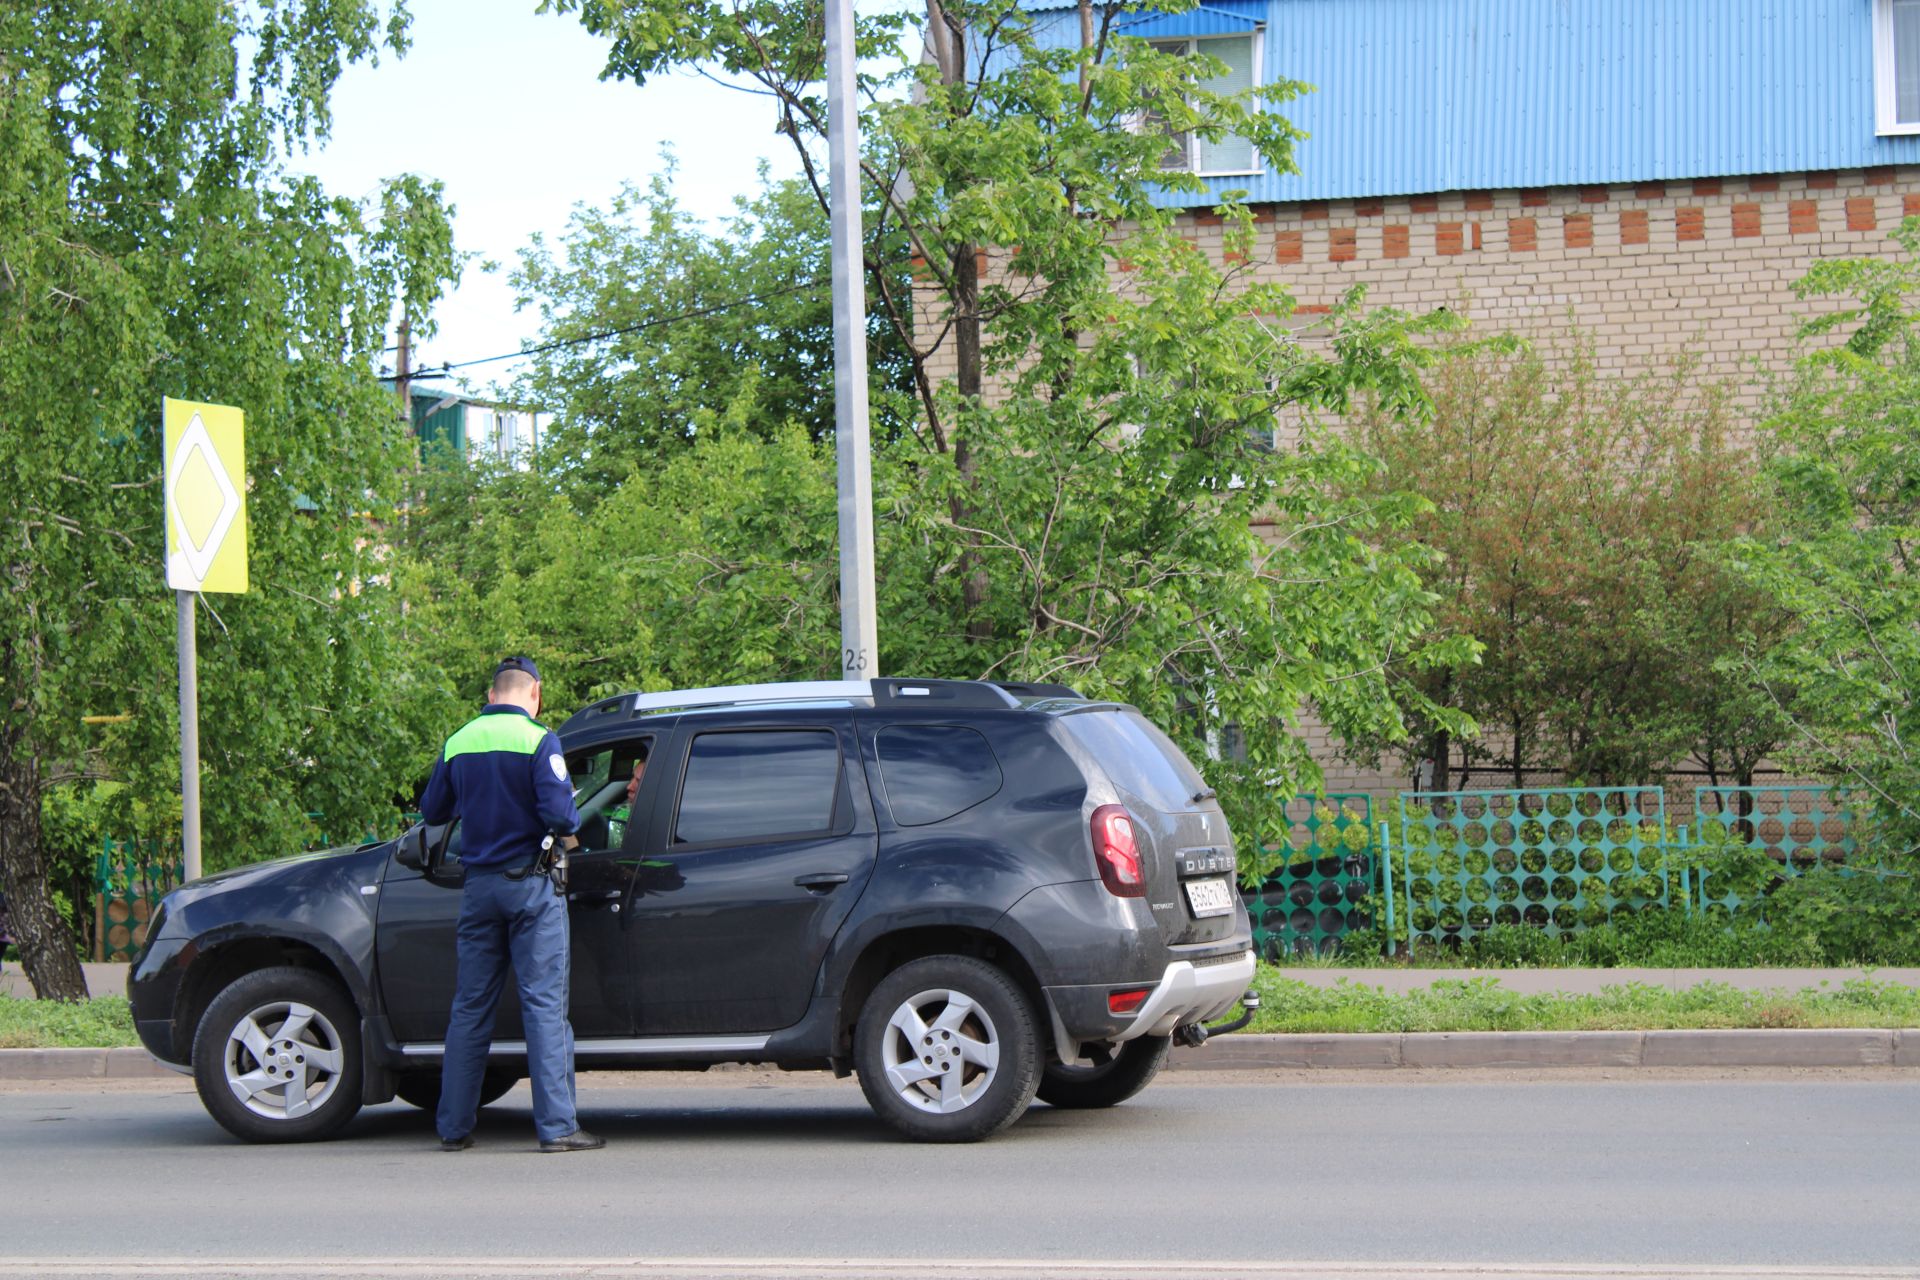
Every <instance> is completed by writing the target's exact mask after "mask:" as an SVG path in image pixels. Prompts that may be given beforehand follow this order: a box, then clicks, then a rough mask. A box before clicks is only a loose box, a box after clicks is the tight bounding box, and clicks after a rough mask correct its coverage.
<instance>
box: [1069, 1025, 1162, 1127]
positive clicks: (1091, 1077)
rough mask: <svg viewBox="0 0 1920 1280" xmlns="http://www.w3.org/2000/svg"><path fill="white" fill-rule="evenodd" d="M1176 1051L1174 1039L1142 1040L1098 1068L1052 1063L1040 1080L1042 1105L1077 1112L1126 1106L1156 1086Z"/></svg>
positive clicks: (1115, 1054)
mask: <svg viewBox="0 0 1920 1280" xmlns="http://www.w3.org/2000/svg"><path fill="white" fill-rule="evenodd" d="M1172 1048H1173V1037H1172V1036H1141V1037H1139V1038H1138V1039H1135V1040H1129V1041H1127V1042H1126V1043H1124V1044H1122V1045H1121V1046H1120V1047H1119V1049H1118V1050H1116V1051H1115V1053H1114V1054H1113V1056H1112V1057H1110V1058H1108V1059H1107V1060H1106V1061H1105V1062H1103V1063H1100V1064H1099V1065H1098V1066H1061V1065H1060V1064H1058V1063H1049V1064H1048V1065H1047V1069H1046V1071H1045V1072H1043V1073H1042V1074H1041V1076H1040V1090H1039V1092H1040V1101H1042V1102H1045V1103H1049V1104H1051V1105H1053V1106H1056V1107H1066V1108H1069V1109H1073V1110H1087V1109H1091V1108H1094V1107H1111V1106H1115V1105H1117V1104H1119V1103H1122V1102H1125V1101H1126V1100H1127V1099H1128V1098H1131V1097H1132V1096H1133V1095H1134V1094H1136V1093H1138V1092H1140V1091H1141V1090H1142V1089H1144V1088H1146V1087H1147V1086H1148V1085H1149V1084H1151V1083H1153V1078H1154V1077H1155V1076H1157V1075H1159V1074H1160V1068H1161V1067H1163V1066H1165V1065H1166V1062H1167V1053H1168V1051H1169V1050H1170V1049H1172Z"/></svg>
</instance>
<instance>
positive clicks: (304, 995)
mask: <svg viewBox="0 0 1920 1280" xmlns="http://www.w3.org/2000/svg"><path fill="white" fill-rule="evenodd" d="M193 1080H194V1085H195V1086H196V1087H197V1088H198V1089H199V1092H200V1101H201V1102H202V1103H204V1104H205V1106H206V1108H207V1112H208V1114H210V1115H212V1116H213V1118H214V1119H215V1120H217V1121H219V1122H220V1125H221V1127H222V1128H224V1129H226V1130H227V1132H229V1133H231V1134H233V1135H234V1136H235V1137H238V1138H244V1139H246V1140H247V1141H248V1142H314V1141H318V1140H319V1139H322V1138H330V1137H332V1136H333V1135H334V1134H336V1133H338V1132H339V1131H340V1130H341V1129H342V1128H343V1127H344V1126H345V1125H346V1123H347V1122H348V1121H349V1120H351V1119H353V1117H354V1116H355V1115H357V1114H358V1113H359V1111H360V1080H361V1062H360V1015H359V1011H358V1010H357V1009H355V1008H354V1004H353V1000H352V998H351V997H349V996H348V995H347V993H346V992H345V991H343V990H341V988H340V986H339V984H338V983H336V982H334V981H332V980H331V979H329V978H326V977H323V976H322V975H320V974H318V973H314V972H313V971H312V970H309V969H299V968H294V967H293V966H291V965H285V966H277V967H275V968H271V969H258V970H255V971H254V972H252V973H249V974H247V975H245V976H244V977H240V978H236V979H235V980H234V981H233V982H231V983H229V984H228V985H227V987H226V988H225V989H224V990H222V991H221V992H220V994H219V995H217V996H215V997H214V998H213V1003H212V1004H210V1005H208V1006H207V1011H206V1013H205V1014H204V1015H202V1017H201V1019H200V1026H199V1028H198V1029H197V1030H196V1031H195V1032H194V1036H193Z"/></svg>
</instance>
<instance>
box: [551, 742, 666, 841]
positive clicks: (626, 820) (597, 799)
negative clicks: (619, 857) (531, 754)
mask: <svg viewBox="0 0 1920 1280" xmlns="http://www.w3.org/2000/svg"><path fill="white" fill-rule="evenodd" d="M652 754H653V739H652V738H651V737H646V738H633V739H628V740H626V741H622V742H615V743H611V744H603V745H601V746H597V747H594V748H591V749H589V750H586V751H576V752H573V753H572V754H570V755H568V756H567V776H568V778H569V779H570V780H571V782H572V784H573V803H574V805H575V807H577V808H578V809H579V810H580V843H581V844H582V845H584V846H585V847H586V848H588V849H618V848H619V847H620V846H621V844H622V843H623V842H624V841H625V840H626V836H627V829H628V828H629V827H630V826H632V825H633V822H634V812H633V811H634V807H635V805H636V804H637V803H638V802H639V798H640V784H641V782H642V781H643V780H644V779H645V777H646V769H647V759H648V757H649V756H651V755H652Z"/></svg>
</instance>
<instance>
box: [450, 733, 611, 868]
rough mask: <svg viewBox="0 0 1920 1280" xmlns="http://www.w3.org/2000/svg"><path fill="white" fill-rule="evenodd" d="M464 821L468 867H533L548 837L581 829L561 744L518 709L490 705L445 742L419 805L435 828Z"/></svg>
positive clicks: (463, 857)
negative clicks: (447, 823)
mask: <svg viewBox="0 0 1920 1280" xmlns="http://www.w3.org/2000/svg"><path fill="white" fill-rule="evenodd" d="M456 815H457V816H458V817H459V819H460V861H461V862H462V863H464V864H465V865H466V866H469V867H498V866H509V867H511V866H517V865H523V864H525V863H528V862H531V861H532V860H533V859H534V858H535V857H536V856H538V854H539V852H540V842H541V840H543V839H544V838H545V837H546V835H547V833H548V832H549V831H552V832H557V833H558V834H560V835H572V834H573V833H574V832H575V831H576V830H578V829H579V827H580V811H579V810H578V809H576V808H574V806H573V785H572V783H571V782H570V781H569V780H568V778H567V762H566V759H565V757H564V756H562V755H561V754H560V739H559V738H557V737H555V736H554V734H553V732H552V731H551V730H550V729H548V728H547V727H546V726H545V725H543V724H541V723H540V722H539V721H538V720H535V719H534V718H533V717H532V716H530V715H528V714H527V713H526V712H525V711H522V710H521V709H520V708H519V707H513V706H506V705H504V704H502V703H498V702H495V703H489V704H488V706H487V709H486V710H484V711H482V712H481V713H480V714H479V715H478V716H476V717H475V718H474V719H472V720H469V721H468V722H467V723H466V724H464V725H462V726H461V727H460V729H459V731H458V732H456V733H455V734H454V735H453V736H452V737H451V738H448V739H447V744H446V746H445V747H444V748H443V749H442V750H441V752H440V760H439V762H438V763H437V764H435V765H434V766H433V777H432V778H431V779H429V780H428V782H427V791H426V794H425V795H424V796H422V797H421V798H420V816H421V817H422V818H424V819H425V820H426V821H428V822H431V823H442V822H451V821H453V819H454V817H455V816H456Z"/></svg>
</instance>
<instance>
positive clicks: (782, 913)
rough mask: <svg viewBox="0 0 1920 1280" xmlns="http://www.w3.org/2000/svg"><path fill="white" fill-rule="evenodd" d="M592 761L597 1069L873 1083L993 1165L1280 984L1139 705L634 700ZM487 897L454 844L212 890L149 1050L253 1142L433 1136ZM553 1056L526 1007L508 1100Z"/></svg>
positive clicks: (584, 1019)
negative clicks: (1039, 1123) (534, 1065)
mask: <svg viewBox="0 0 1920 1280" xmlns="http://www.w3.org/2000/svg"><path fill="white" fill-rule="evenodd" d="M560 739H561V742H562V743H563V745H564V747H565V749H566V756H567V762H568V766H569V768H570V769H571V770H572V775H573V785H574V791H575V795H576V797H577V803H578V805H579V808H580V812H581V815H582V818H583V826H582V828H581V838H582V844H583V849H582V851H581V852H579V853H578V854H576V855H575V856H574V857H572V858H571V859H570V860H569V866H568V869H567V881H566V890H567V897H568V898H569V900H570V908H571V910H570V915H571V920H572V934H573V974H572V1019H573V1029H574V1034H575V1037H576V1055H577V1060H578V1063H579V1065H580V1067H581V1068H583V1069H589V1070H591V1069H613V1070H633V1069H636V1068H660V1069H689V1068H690V1069H695V1070H698V1069H703V1068H705V1067H706V1066H708V1065H711V1064H713V1063H719V1062H747V1063H770V1064H774V1065H777V1066H780V1067H782V1068H787V1069H793V1070H808V1069H819V1070H830V1071H833V1072H834V1073H835V1074H837V1075H843V1076H844V1075H846V1074H847V1073H848V1072H850V1071H852V1072H858V1073H859V1076H860V1083H861V1087H862V1088H863V1089H864V1090H865V1092H866V1095H867V1100H868V1101H869V1102H870V1103H871V1104H872V1106H873V1108H874V1110H875V1111H876V1112H878V1113H879V1115H880V1116H881V1117H882V1118H883V1119H884V1120H886V1121H887V1122H888V1123H889V1124H891V1125H893V1126H894V1127H895V1128H896V1129H899V1130H900V1131H902V1132H903V1133H906V1134H908V1135H909V1136H911V1137H914V1138H919V1139H926V1140H934V1141H969V1140H974V1139H978V1138H984V1137H986V1136H988V1135H990V1134H993V1133H995V1132H997V1131H999V1130H1000V1129H1002V1128H1004V1127H1006V1126H1007V1125H1008V1124H1011V1123H1012V1122H1013V1121H1014V1120H1015V1119H1017V1118H1018V1117H1019V1116H1020V1114H1021V1113H1022V1112H1023V1111H1025V1110H1026V1107H1027V1105H1028V1103H1029V1102H1031V1101H1032V1099H1033V1098H1034V1096H1035V1094H1036V1093H1037V1094H1038V1096H1039V1097H1041V1098H1042V1099H1044V1100H1046V1101H1047V1102H1050V1103H1052V1104H1053V1105H1055V1106H1064V1107H1100V1106H1110V1105H1112V1104H1114V1103H1116V1102H1119V1101H1121V1100H1122V1099H1124V1098H1128V1097H1131V1096H1132V1095H1133V1094H1135V1093H1137V1092H1138V1091H1139V1090H1140V1089H1142V1088H1143V1087H1145V1085H1146V1084H1147V1082H1148V1081H1149V1080H1151V1079H1152V1078H1153V1076H1154V1075H1155V1073H1156V1072H1158V1070H1159V1069H1160V1067H1161V1064H1162V1063H1164V1062H1165V1061H1166V1057H1167V1053H1168V1050H1169V1048H1170V1046H1171V1044H1172V1042H1173V1039H1174V1037H1175V1036H1176V1035H1179V1036H1180V1037H1181V1038H1183V1039H1186V1040H1190V1041H1195V1042H1197V1041H1199V1040H1201V1039H1204V1038H1205V1024H1206V1023H1208V1022H1209V1021H1210V1020H1212V1019H1214V1018H1218V1017H1221V1016H1222V1015H1224V1014H1226V1013H1227V1012H1228V1011H1229V1010H1230V1009H1232V1007H1233V1006H1234V1004H1235V1002H1236V1001H1237V1000H1238V999H1239V998H1240V997H1241V995H1242V993H1243V992H1244V991H1246V989H1247V986H1248V983H1249V981H1250V980H1251V978H1252V976H1253V963H1254V962H1253V952H1252V949H1251V930H1250V926H1249V923H1248V920H1247V912H1246V908H1245V907H1244V905H1242V903H1241V901H1240V895H1239V894H1238V893H1237V892H1236V891H1235V889H1234V883H1233V875H1234V847H1233V840H1232V837H1231V836H1230V835H1229V834H1228V831H1227V823H1226V820H1225V818H1224V817H1223V816H1222V814H1221V812H1220V807H1219V804H1218V803H1217V802H1216V801H1215V800H1214V798H1213V792H1212V791H1211V790H1210V789H1209V788H1208V787H1207V785H1206V783H1205V782H1203V781H1202V780H1201V778H1200V775H1199V774H1198V773H1197V772H1196V771H1195V770H1194V768H1193V766H1192V764H1190V763H1189V762H1188V761H1187V759H1186V757H1185V756H1184V755H1182V754H1181V752H1180V750H1179V748H1178V747H1176V746H1174V744H1173V742H1172V741H1171V740H1170V739H1168V738H1167V736H1166V735H1165V734H1163V733H1161V732H1160V730H1159V729H1157V728H1155V727H1154V726H1153V725H1152V724H1151V723H1150V722H1149V721H1148V720H1147V719H1146V718H1145V717H1144V716H1142V715H1141V714H1140V713H1139V712H1138V711H1136V710H1135V709H1133V708H1131V707H1128V706H1123V705H1120V704H1117V703H1107V702H1090V701H1087V700H1085V699H1083V698H1081V697H1079V696H1078V695H1077V694H1075V693H1074V692H1073V691H1072V690H1070V689H1066V688H1063V687H1060V686H1056V685H1017V684H987V683H978V682H972V681H948V680H897V679H888V680H880V679H876V680H871V681H866V680H862V681H851V682H837V681H836V682H823V683H814V684H775V685H756V686H741V687H735V688H722V689H701V690H690V691H680V692H675V693H665V694H639V695H634V694H628V695H625V696H622V697H618V698H610V699H607V700H605V701H602V702H598V703H595V704H594V705H592V706H589V707H587V708H586V709H584V710H582V711H581V712H579V713H578V714H576V715H575V716H573V717H572V718H571V719H569V720H568V721H567V722H566V724H564V725H563V726H562V727H561V729H560ZM636 774H638V775H639V778H640V781H639V784H638V787H637V791H636V792H635V794H633V796H632V798H631V800H629V791H630V790H632V789H633V787H632V781H633V779H634V778H635V776H636ZM460 882H461V867H460V838H459V830H458V824H457V823H456V824H453V825H451V826H448V827H444V828H442V827H415V828H414V829H413V830H411V831H409V832H407V833H406V834H405V835H404V836H402V837H400V838H399V839H398V840H395V841H388V842H385V843H380V844H369V845H363V846H361V847H360V848H357V849H352V850H337V851H329V852H326V853H317V854H308V855H305V856H302V857H296V858H289V859H285V860H282V861H278V862H272V863H263V864H257V865H253V866H247V867H241V868H238V869H236V870H232V871H227V872H223V873H221V874H219V875H215V876H210V877H207V878H205V879H202V880H197V881H195V882H193V883H192V884H188V885H185V886H183V887H181V888H180V889H177V890H175V891H174V892H173V893H172V894H170V895H168V897H167V899H166V900H165V902H164V903H163V904H162V905H161V907H160V910H159V912H158V914H157V915H156V916H155V918H154V921H153V926H152V928H151V929H150V930H149V936H148V941H147V944H146V949H145V950H144V951H143V952H142V954H141V955H140V956H139V957H138V958H137V959H136V961H135V963H134V965H133V969H132V972H131V974H130V975H129V978H128V984H127V987H128V995H129V997H130V998H131V1000H132V1003H133V1016H134V1020H135V1026H136V1027H137V1029H138V1031H139V1034H140V1039H141V1040H142V1042H144V1043H145V1045H146V1046H147V1048H148V1049H149V1050H150V1051H151V1052H152V1053H153V1055H154V1056H155V1057H156V1058H158V1059H159V1060H160V1061H161V1062H162V1063H164V1064H166V1065H168V1066H171V1067H173V1068H174V1069H176V1070H179V1071H182V1072H190V1073H191V1074H192V1075H193V1076H194V1079H195V1081H196V1083H197V1084H198V1086H199V1092H200V1097H201V1099H202V1101H203V1102H205V1104H206V1107H207V1109H208V1111H210V1112H211V1113H212V1114H213V1117H214V1119H216V1120H218V1121H219V1122H220V1123H221V1124H222V1125H224V1126H225V1127H226V1128H227V1129H229V1130H231V1131H232V1132H233V1133H235V1134H237V1135H239V1136H240V1137H243V1138H247V1139H252V1140H255V1141H269V1142H271V1141H292V1140H301V1139H312V1138H322V1137H327V1136H329V1135H331V1134H333V1133H335V1132H337V1131H338V1130H339V1129H340V1128H341V1127H342V1126H343V1125H345V1124H346V1123H347V1122H348V1121H349V1120H350V1119H351V1118H352V1117H353V1115H354V1114H355V1113H356V1112H357V1111H358V1110H359V1109H360V1107H361V1106H362V1105H363V1104H365V1103H377V1102H385V1101H387V1100H389V1099H391V1098H393V1097H394V1096H395V1095H396V1094H397V1095H398V1096H399V1097H401V1098H403V1099H405V1100H406V1101H408V1102H410V1103H413V1104H415V1105H417V1106H421V1107H427V1108H431V1107H432V1106H433V1105H434V1104H435V1103H436V1101H437V1099H438V1094H439V1089H440V1070H439V1068H440V1055H441V1042H442V1041H443V1040H444V1038H445V1034H446V1027H447V1013H448V1009H449V1007H450V1005H451V1003H452V995H453V975H454V942H453V925H454V918H455V915H456V912H457V909H458V905H459V900H460V891H459V890H460ZM521 1034H522V1032H521V1027H520V1009H519V1006H518V1003H517V1002H516V1000H515V998H514V995H513V992H512V989H511V985H510V986H509V989H508V993H507V996H506V998H505V999H504V1001H503V1002H502V1005H501V1009H500V1016H499V1022H498V1025H497V1027H496V1030H495V1037H496V1038H495V1040H494V1042H493V1057H492V1062H493V1068H494V1069H493V1070H492V1071H491V1072H490V1073H489V1076H488V1080H487V1086H486V1091H485V1094H484V1097H485V1099H486V1100H488V1101H491V1100H492V1099H494V1098H497V1097H499V1096H500V1095H501V1094H503V1093H505V1092H506V1090H508V1089H509V1088H511V1087H512V1086H513V1084H514V1083H515V1081H517V1080H518V1079H519V1078H520V1076H521V1075H522V1074H523V1073H524V1070H525V1059H526V1046H525V1044H524V1042H522V1041H521V1040H520V1038H519V1037H520V1036H521Z"/></svg>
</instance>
